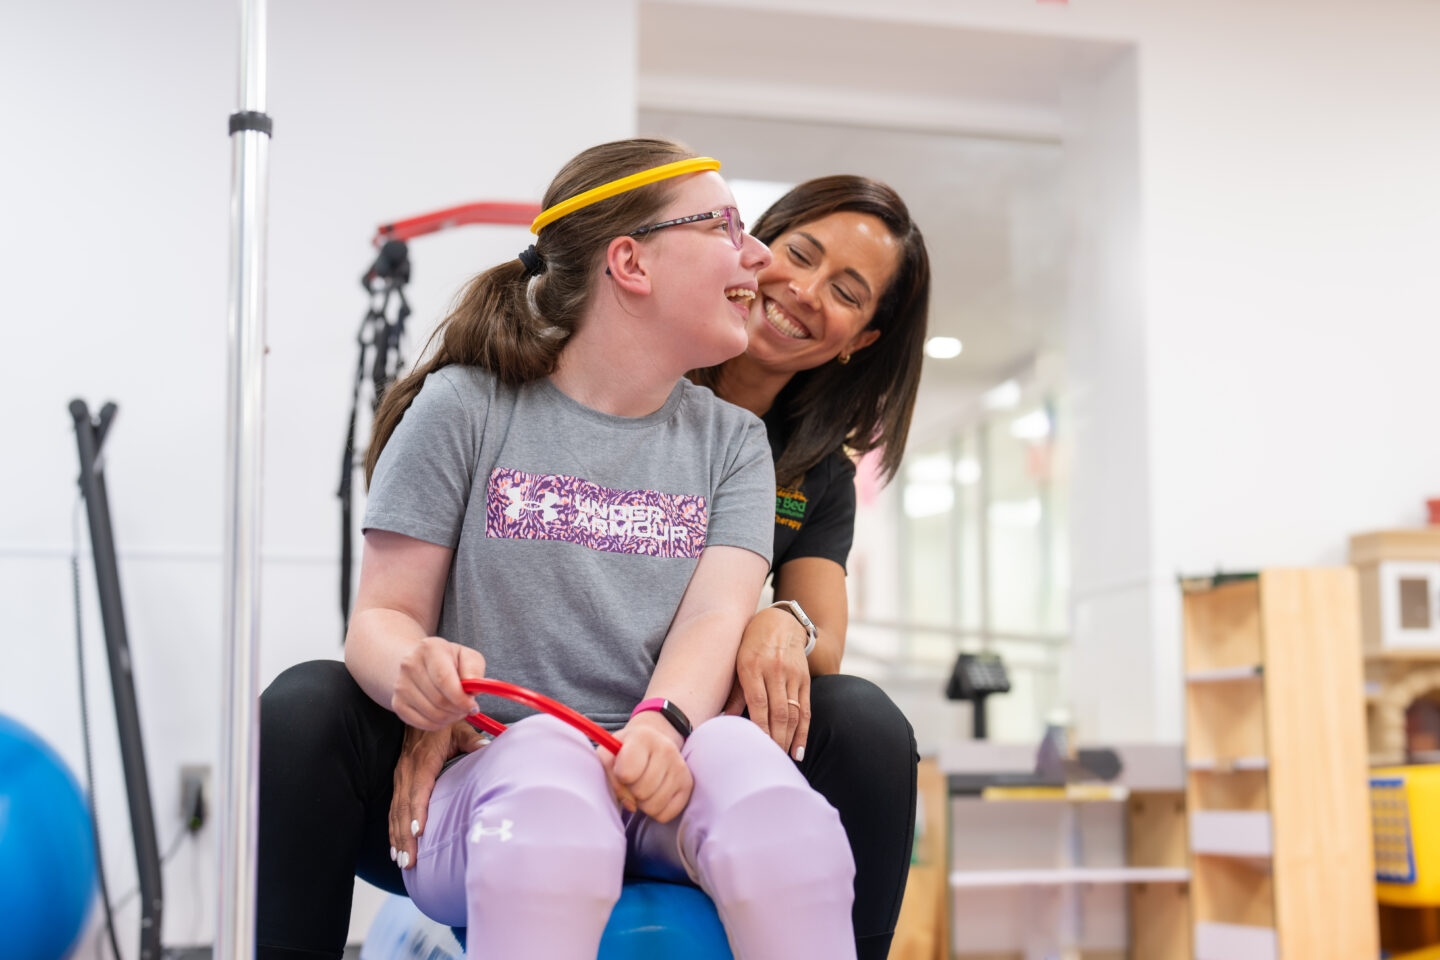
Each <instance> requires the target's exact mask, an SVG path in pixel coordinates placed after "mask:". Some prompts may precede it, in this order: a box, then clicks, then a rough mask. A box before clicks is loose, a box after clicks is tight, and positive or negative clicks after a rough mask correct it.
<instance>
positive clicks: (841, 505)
mask: <svg viewBox="0 0 1440 960" xmlns="http://www.w3.org/2000/svg"><path fill="white" fill-rule="evenodd" d="M763 419H764V421H765V432H766V434H767V435H768V437H769V440H770V454H771V456H772V457H774V458H775V460H776V461H778V460H779V459H780V452H781V451H782V450H784V449H785V441H786V439H787V438H788V436H789V430H788V428H787V426H786V424H785V423H784V422H783V419H782V418H781V417H780V416H779V415H777V414H776V411H775V408H774V407H772V408H771V409H770V411H769V412H768V413H767V414H766V415H765V416H764V418H763ZM854 539H855V465H854V464H853V463H851V462H850V458H849V457H847V456H845V454H844V452H843V451H841V450H835V451H833V452H832V453H830V454H829V455H827V456H826V457H825V459H823V460H821V461H820V462H819V463H817V464H815V466H813V467H811V468H810V469H809V471H807V472H806V474H805V476H804V477H803V478H801V481H800V483H799V485H798V487H789V488H783V487H777V488H776V490H775V559H774V561H772V563H771V569H772V570H779V569H780V567H781V565H782V564H784V563H786V562H787V561H790V560H798V559H799V558H801V557H824V558H825V559H826V560H834V561H835V562H836V563H838V564H840V566H841V567H842V568H843V567H844V566H845V560H846V558H847V557H849V555H850V545H851V543H852V542H853V541H854Z"/></svg>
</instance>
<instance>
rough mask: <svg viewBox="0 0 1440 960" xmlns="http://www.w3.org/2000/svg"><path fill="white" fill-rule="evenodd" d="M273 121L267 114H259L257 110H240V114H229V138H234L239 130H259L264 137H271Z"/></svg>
mask: <svg viewBox="0 0 1440 960" xmlns="http://www.w3.org/2000/svg"><path fill="white" fill-rule="evenodd" d="M274 129H275V121H274V120H271V119H270V115H269V114H265V113H260V112H259V111H258V110H242V111H241V112H240V113H232V114H230V136H232V137H233V136H235V134H237V133H239V132H240V131H241V130H259V131H260V132H261V133H263V134H265V136H267V137H269V136H273V135H274V134H273V131H274Z"/></svg>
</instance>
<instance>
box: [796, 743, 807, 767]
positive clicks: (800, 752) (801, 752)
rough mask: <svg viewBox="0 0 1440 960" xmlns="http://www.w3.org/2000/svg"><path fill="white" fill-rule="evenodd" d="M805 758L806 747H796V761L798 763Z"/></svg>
mask: <svg viewBox="0 0 1440 960" xmlns="http://www.w3.org/2000/svg"><path fill="white" fill-rule="evenodd" d="M804 759H805V748H804V747H796V748H795V762H796V763H799V762H800V761H801V760H804Z"/></svg>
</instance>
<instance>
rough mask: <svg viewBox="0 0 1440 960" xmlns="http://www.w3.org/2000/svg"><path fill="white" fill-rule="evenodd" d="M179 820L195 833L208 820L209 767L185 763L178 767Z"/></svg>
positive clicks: (207, 765)
mask: <svg viewBox="0 0 1440 960" xmlns="http://www.w3.org/2000/svg"><path fill="white" fill-rule="evenodd" d="M180 818H181V819H182V820H184V821H185V829H186V830H189V831H190V832H191V833H195V832H196V831H198V830H199V829H200V828H201V827H203V826H205V822H206V821H207V820H209V819H210V765H209V764H208V763H187V764H182V765H181V767H180Z"/></svg>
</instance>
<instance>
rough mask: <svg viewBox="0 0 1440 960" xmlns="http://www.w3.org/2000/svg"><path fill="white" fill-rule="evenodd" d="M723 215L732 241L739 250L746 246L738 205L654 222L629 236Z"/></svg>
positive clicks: (743, 226) (643, 234)
mask: <svg viewBox="0 0 1440 960" xmlns="http://www.w3.org/2000/svg"><path fill="white" fill-rule="evenodd" d="M721 217H724V218H725V229H726V231H727V232H728V233H729V234H730V242H731V243H733V244H734V245H735V249H736V250H739V249H740V248H741V247H743V246H745V221H743V220H741V219H740V210H739V208H738V207H721V208H720V209H719V210H709V211H706V212H705V213H697V214H694V215H693V216H689V217H678V218H676V219H674V220H665V221H663V222H661V223H652V224H650V226H648V227H641V228H640V229H639V230H632V231H630V233H628V234H627V236H631V237H643V236H645V234H647V233H654V232H655V231H656V230H663V229H665V228H666V227H678V226H681V225H682V224H686V223H699V222H701V221H702V220H716V219H719V218H721Z"/></svg>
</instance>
